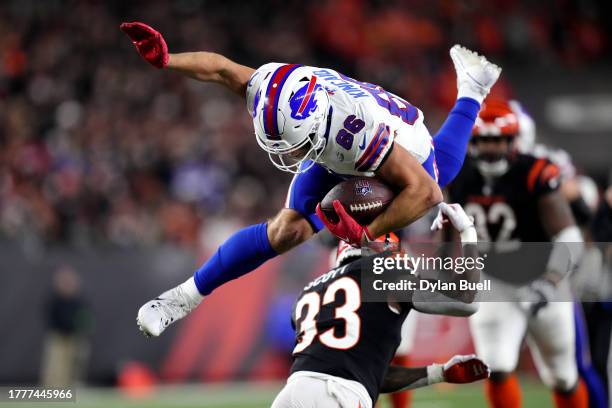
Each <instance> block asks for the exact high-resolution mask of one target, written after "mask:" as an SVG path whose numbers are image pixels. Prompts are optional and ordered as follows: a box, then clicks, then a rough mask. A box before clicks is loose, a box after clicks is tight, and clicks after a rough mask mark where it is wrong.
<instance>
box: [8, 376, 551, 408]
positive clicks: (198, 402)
mask: <svg viewBox="0 0 612 408" xmlns="http://www.w3.org/2000/svg"><path fill="white" fill-rule="evenodd" d="M521 383H522V385H523V407H525V408H530V407H533V408H548V407H552V401H551V398H550V394H549V392H548V391H547V390H546V389H545V388H544V387H543V386H542V385H540V384H539V383H536V382H534V381H526V380H523V381H522V382H521ZM281 387H282V384H280V383H263V384H230V385H227V384H222V385H190V386H165V387H160V388H158V389H157V390H156V391H155V392H154V393H152V394H151V395H149V396H147V397H141V398H130V397H127V396H126V395H124V394H123V393H121V392H118V391H117V390H115V389H110V388H108V389H105V388H100V389H91V388H88V389H79V390H77V394H76V395H77V402H76V403H35V404H32V403H25V402H20V403H0V406H3V407H4V406H6V407H19V408H25V407H32V408H43V407H48V408H60V407H61V408H64V407H66V408H68V407H70V408H76V407H78V408H81V407H86V408H170V407H172V408H195V407H198V408H213V407H214V408H264V407H269V406H270V403H271V402H272V400H273V399H274V397H275V395H276V393H277V392H278V391H279V390H280V388H281ZM381 402H382V406H381V408H387V407H388V406H389V405H387V403H386V402H387V401H386V399H385V398H384V396H383V398H381ZM412 406H413V407H414V408H418V407H423V408H433V407H437V408H447V407H449V408H450V407H458V408H468V407H469V408H477V407H486V404H485V400H484V397H483V394H482V384H478V385H464V386H450V385H447V384H443V385H440V386H436V387H429V388H424V389H421V390H418V391H416V392H415V393H414V399H413V404H412Z"/></svg>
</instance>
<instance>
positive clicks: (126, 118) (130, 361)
mask: <svg viewBox="0 0 612 408" xmlns="http://www.w3.org/2000/svg"><path fill="white" fill-rule="evenodd" d="M532 3H534V2H528V1H518V0H495V1H484V0H481V1H476V0H474V1H465V2H458V1H443V0H438V1H408V0H405V1H371V2H366V1H358V0H354V1H348V0H342V1H313V2H297V1H271V2H265V3H264V2H239V1H223V2H218V1H197V0H181V1H175V2H165V1H146V2H145V1H134V2H103V1H61V0H50V1H44V2H39V1H34V0H30V1H4V2H2V3H1V4H0V56H1V58H0V265H1V266H0V268H1V272H0V327H2V328H3V330H2V332H3V333H2V335H1V336H0V383H2V384H10V383H36V382H37V381H38V380H39V378H40V376H41V365H42V360H43V350H44V348H45V342H46V340H47V336H48V326H49V324H50V320H51V318H50V317H49V307H48V305H49V301H50V300H49V299H51V298H52V297H53V295H52V294H53V291H54V287H57V285H58V284H57V282H58V273H57V271H58V270H66V269H72V270H74V271H75V273H76V276H77V277H78V279H79V280H80V293H81V296H82V299H83V301H84V304H85V307H84V308H83V310H86V311H87V313H86V316H85V317H84V323H83V329H82V330H83V333H84V336H85V338H87V339H88V340H87V341H86V343H87V349H88V351H87V352H86V354H87V355H88V357H87V358H86V359H85V361H86V364H85V367H84V374H83V378H84V381H85V384H87V385H94V386H101V385H104V386H106V385H116V384H118V383H119V384H122V383H124V382H127V383H129V382H130V381H138V378H141V377H142V378H144V379H142V378H141V379H142V381H145V382H147V380H146V378H148V377H147V375H146V373H150V375H151V376H153V377H154V378H155V381H157V380H160V381H163V382H170V383H173V384H174V383H183V382H185V381H190V382H194V381H195V382H207V383H209V382H227V381H252V380H254V379H257V380H280V379H282V378H283V376H284V375H285V374H286V371H287V367H288V363H289V351H290V348H291V337H290V336H291V333H290V327H289V308H290V306H291V303H292V302H293V299H294V296H295V294H296V292H297V291H298V290H299V288H300V287H301V284H303V283H304V282H306V281H307V280H308V278H309V277H310V276H315V275H316V274H318V273H320V272H322V271H324V270H325V269H326V268H327V262H328V261H327V259H328V257H327V253H328V251H327V249H325V248H324V247H323V246H321V245H319V244H318V243H316V242H315V243H307V244H305V245H303V246H302V247H300V248H298V249H297V250H294V251H292V252H291V253H290V254H288V255H286V256H283V257H281V258H280V259H277V260H275V261H273V262H270V263H268V264H266V265H265V266H263V267H262V268H260V270H259V271H257V272H256V273H254V274H252V275H250V276H248V277H246V278H243V279H240V280H239V281H237V282H233V283H230V284H228V285H226V286H224V287H223V288H221V289H219V290H218V291H216V292H215V293H214V294H213V295H212V296H211V297H210V298H209V299H207V300H206V301H205V302H204V305H203V306H202V307H200V308H199V309H198V310H197V311H196V312H195V313H194V314H193V315H192V316H191V317H189V318H188V319H187V320H186V321H185V322H182V323H181V324H179V325H178V327H176V328H173V329H172V330H170V331H169V333H167V334H165V335H164V336H162V337H161V338H159V339H155V340H146V339H144V338H143V337H141V336H140V335H139V333H138V332H137V330H136V325H135V322H134V319H135V314H136V311H137V309H138V307H139V306H140V304H142V303H143V302H144V301H146V300H147V299H149V298H150V297H151V296H153V295H156V294H158V293H159V292H160V291H162V290H165V289H166V288H168V287H171V286H173V285H174V284H176V283H178V282H180V281H182V280H183V279H185V277H187V276H188V275H189V274H191V273H192V271H193V270H194V268H195V267H196V266H197V265H199V264H200V262H201V261H202V260H204V259H206V257H207V255H208V254H210V253H211V251H213V250H214V249H215V248H216V246H217V244H218V243H220V242H221V241H223V240H224V239H225V238H226V237H227V236H228V234H230V233H231V232H232V231H234V230H235V229H237V228H238V227H240V226H242V225H247V224H249V223H253V222H257V221H260V220H261V219H264V218H266V217H269V216H271V215H273V214H274V213H275V212H276V210H277V209H278V208H279V207H280V206H282V204H283V202H284V195H285V192H286V189H287V186H288V183H289V179H290V178H289V176H288V175H286V174H282V173H281V172H279V171H278V170H276V169H275V168H274V167H273V166H272V165H271V164H270V163H269V161H268V160H267V159H266V158H265V154H263V152H261V151H260V150H259V148H258V147H257V146H256V144H255V143H254V138H253V135H252V133H253V132H252V127H251V126H252V125H251V123H250V119H249V116H248V114H247V113H246V110H245V107H244V101H243V100H241V99H240V98H237V97H235V96H234V95H231V94H230V93H228V92H227V91H225V90H223V89H220V88H217V87H215V86H211V85H207V84H201V83H197V82H195V81H192V80H188V79H184V78H182V77H181V76H179V75H177V74H173V73H167V72H162V71H160V70H156V69H154V68H152V67H150V66H148V65H147V64H146V63H145V62H144V61H142V60H141V59H140V58H139V57H138V55H137V54H136V53H135V52H134V50H133V47H132V45H131V44H130V42H129V40H128V39H127V38H125V37H124V35H123V34H122V33H121V32H120V31H119V29H118V26H119V24H120V23H121V22H122V21H132V20H139V21H145V22H147V23H148V24H150V25H152V26H153V27H156V28H157V29H159V30H160V31H161V32H162V33H163V34H164V36H165V38H166V40H167V42H168V45H169V47H170V50H171V52H178V51H189V50H210V51H215V52H219V53H222V54H224V55H227V56H228V57H230V58H232V59H234V60H236V61H239V62H241V63H243V64H245V65H250V66H253V67H256V66H259V65H261V64H263V63H265V62H269V61H290V62H299V63H304V64H308V65H315V66H329V67H333V68H335V69H338V70H339V71H341V72H343V73H345V74H348V75H350V76H353V77H355V78H358V79H360V80H364V81H368V82H373V83H377V84H380V85H382V86H383V87H385V88H386V89H388V90H390V91H393V92H395V93H397V94H398V95H401V96H403V97H405V98H406V99H407V100H409V101H411V102H413V103H414V104H416V105H417V106H419V107H420V108H421V109H422V110H423V111H424V112H425V117H426V122H427V124H428V127H429V128H430V129H437V127H438V126H439V124H440V123H441V121H442V120H443V118H444V117H445V116H446V113H447V111H448V109H449V107H450V106H451V105H452V102H453V101H454V98H455V94H456V87H455V75H454V71H453V69H452V66H451V62H450V58H449V57H448V48H449V47H450V46H451V45H452V44H454V43H461V44H464V45H466V46H469V47H472V48H474V49H477V50H479V51H480V52H483V53H484V54H486V55H487V56H488V57H490V59H492V60H493V61H495V62H497V63H499V64H500V65H502V66H503V68H504V72H503V74H502V80H501V81H500V83H499V84H498V85H496V87H495V93H497V94H498V95H502V96H509V97H515V98H517V99H519V100H520V101H522V102H523V103H524V105H525V106H526V108H527V109H528V110H529V111H530V112H531V113H532V115H533V116H534V117H535V119H536V122H537V124H538V135H539V138H540V139H541V140H542V141H544V142H547V143H552V144H554V145H556V146H559V147H562V148H564V149H566V150H567V151H568V152H570V154H571V155H572V156H573V157H574V159H575V164H576V166H577V168H578V169H579V171H580V172H582V173H584V174H588V175H590V176H591V177H593V178H594V179H595V180H596V181H597V182H598V183H599V186H600V188H601V189H605V188H606V186H607V184H608V182H609V179H608V178H609V172H610V169H611V166H610V163H611V160H610V159H611V153H610V152H612V138H610V134H611V132H612V81H610V74H609V73H610V69H611V68H612V60H611V59H610V38H611V36H610V31H611V30H612V17H611V16H612V5H611V3H610V2H607V1H596V0H591V1H569V0H556V1H552V0H547V1H541V2H537V4H532ZM60 275H61V274H60ZM54 282H56V283H55V284H54ZM59 282H60V283H59V284H60V285H61V282H62V281H61V278H60V280H59ZM416 344H417V345H418V344H427V345H428V347H419V346H417V353H416V355H415V357H414V358H415V360H414V361H415V363H418V362H427V361H431V360H432V359H436V360H441V359H444V358H447V357H448V356H450V355H452V354H454V353H456V352H465V351H469V350H470V349H471V344H470V342H469V337H468V336H467V327H466V325H465V322H464V321H461V320H457V319H450V318H423V319H421V321H420V322H419V330H418V335H417V341H416ZM525 366H526V367H528V366H529V363H528V362H527V363H526V364H525ZM126 373H127V374H126ZM139 376H140V377H139ZM134 378H136V380H134ZM275 387H276V388H274V387H272V388H271V389H272V391H270V392H271V394H270V398H271V396H272V395H273V391H275V390H277V389H278V386H276V385H275ZM467 389H468V390H469V391H465V390H463V391H457V390H455V391H452V392H460V393H472V394H479V392H478V390H479V388H477V387H476V388H467ZM190 390H191V391H189V392H195V393H196V394H195V395H199V394H197V393H198V392H199V391H193V390H192V389H190ZM241 390H242V389H241ZM241 393H242V394H244V395H250V393H252V390H250V389H246V390H242V391H240V392H238V394H241ZM428 393H429V394H428ZM533 393H534V394H533V395H540V394H542V390H540V389H539V388H536V389H534V391H533ZM538 393H540V394H538ZM227 394H228V395H230V396H231V395H232V394H234V393H233V392H228V393H227ZM238 394H236V395H238ZM242 394H241V395H242ZM189 395H191V394H189ZM203 395H204V396H202V398H201V399H198V401H199V403H204V404H205V403H206V395H209V394H203ZM265 395H266V398H267V396H268V394H265ZM423 395H431V397H432V398H435V397H434V394H433V393H432V391H425V393H424V394H423ZM528 395H529V394H528ZM543 395H545V394H543ZM424 398H425V397H424ZM427 398H429V397H427ZM480 398H481V397H480ZM534 398H536V399H534V400H531V401H539V400H538V399H537V398H538V397H534ZM417 401H418V399H417ZM477 401H479V402H478V403H479V404H483V400H482V398H481V399H479V400H477ZM529 401H530V400H528V401H527V402H528V403H529ZM544 401H546V400H544ZM251 402H252V401H251ZM544 403H545V404H547V403H548V402H544ZM148 406H150V404H149V405H148ZM211 406H220V405H211ZM228 406H229V405H228ZM235 406H250V405H248V404H247V403H246V402H243V403H237V405H235ZM253 406H257V405H253ZM527 406H529V405H527Z"/></svg>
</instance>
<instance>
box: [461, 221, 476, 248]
mask: <svg viewBox="0 0 612 408" xmlns="http://www.w3.org/2000/svg"><path fill="white" fill-rule="evenodd" d="M461 243H462V244H477V243H478V234H477V233H476V228H474V226H473V225H471V226H469V227H468V228H466V229H464V230H463V231H461Z"/></svg>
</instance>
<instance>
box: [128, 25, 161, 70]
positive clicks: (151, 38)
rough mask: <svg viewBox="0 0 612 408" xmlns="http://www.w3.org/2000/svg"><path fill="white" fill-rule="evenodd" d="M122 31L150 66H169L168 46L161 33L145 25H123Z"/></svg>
mask: <svg viewBox="0 0 612 408" xmlns="http://www.w3.org/2000/svg"><path fill="white" fill-rule="evenodd" d="M120 28H121V31H123V32H124V33H126V34H127V35H128V37H130V39H131V40H132V43H134V46H135V47H136V49H137V50H138V53H139V54H140V56H141V57H142V58H144V59H145V60H146V61H147V62H148V63H149V64H151V65H153V66H154V67H157V68H163V67H165V66H166V65H168V58H169V56H168V46H167V45H166V41H165V40H164V37H162V35H161V33H160V32H158V31H157V30H155V29H154V28H153V27H150V26H148V25H146V24H144V23H139V22H133V23H122V24H121V26H120Z"/></svg>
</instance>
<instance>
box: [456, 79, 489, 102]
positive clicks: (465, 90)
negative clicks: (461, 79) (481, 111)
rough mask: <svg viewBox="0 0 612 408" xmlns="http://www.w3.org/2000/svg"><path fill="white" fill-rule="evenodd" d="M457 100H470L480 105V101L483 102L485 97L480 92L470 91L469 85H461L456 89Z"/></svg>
mask: <svg viewBox="0 0 612 408" xmlns="http://www.w3.org/2000/svg"><path fill="white" fill-rule="evenodd" d="M459 98H471V99H474V100H475V101H476V102H478V104H480V105H482V101H484V98H485V97H484V95H483V94H481V93H480V92H478V91H476V90H474V89H472V87H471V86H470V85H469V84H466V83H463V84H461V85H460V86H459V88H458V92H457V99H459Z"/></svg>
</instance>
